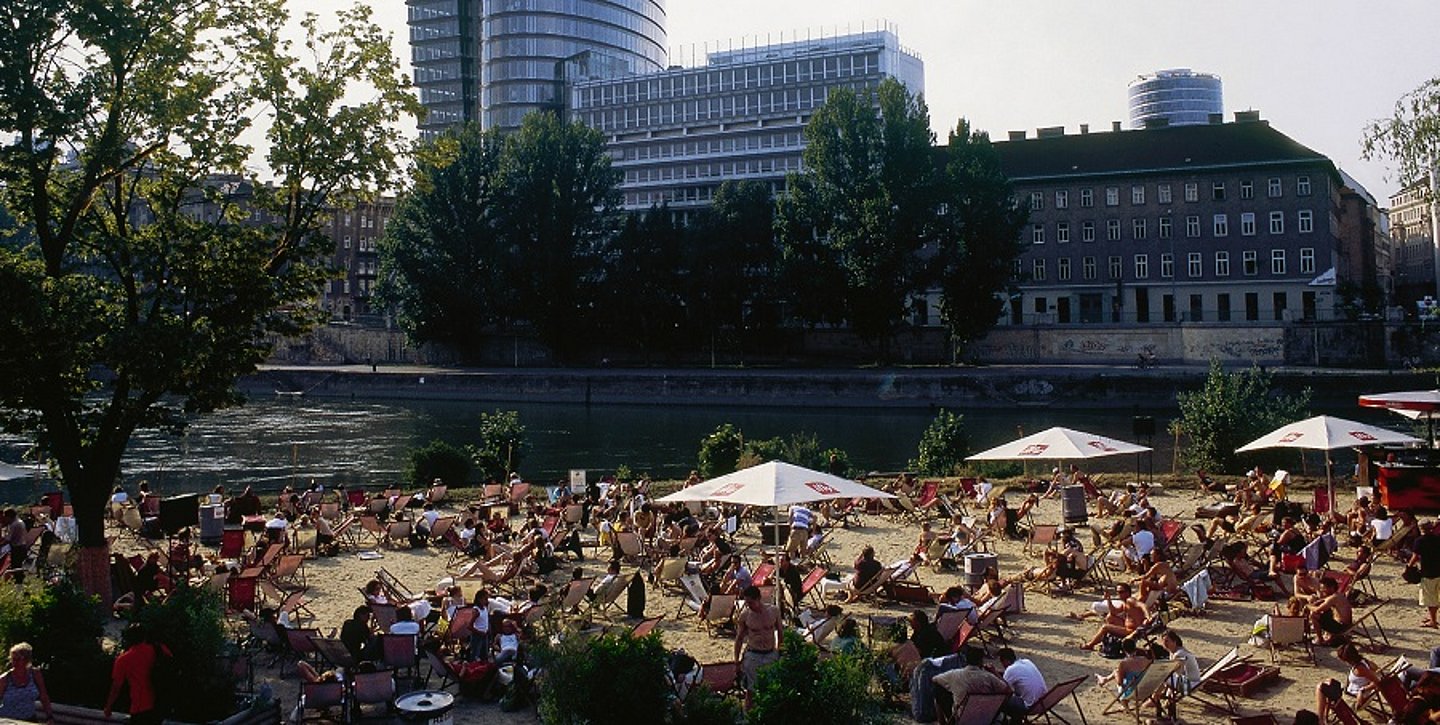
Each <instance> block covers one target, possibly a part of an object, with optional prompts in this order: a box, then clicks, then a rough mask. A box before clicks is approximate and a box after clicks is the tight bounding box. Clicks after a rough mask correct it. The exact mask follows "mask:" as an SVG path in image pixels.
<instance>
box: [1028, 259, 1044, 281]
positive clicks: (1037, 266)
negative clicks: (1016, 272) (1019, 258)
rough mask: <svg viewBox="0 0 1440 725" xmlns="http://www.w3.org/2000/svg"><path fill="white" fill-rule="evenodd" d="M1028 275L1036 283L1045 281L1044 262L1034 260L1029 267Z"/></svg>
mask: <svg viewBox="0 0 1440 725" xmlns="http://www.w3.org/2000/svg"><path fill="white" fill-rule="evenodd" d="M1030 275H1031V277H1032V278H1033V279H1034V280H1035V281H1036V282H1044V281H1045V260H1043V259H1036V260H1034V261H1033V262H1032V263H1031V265H1030Z"/></svg>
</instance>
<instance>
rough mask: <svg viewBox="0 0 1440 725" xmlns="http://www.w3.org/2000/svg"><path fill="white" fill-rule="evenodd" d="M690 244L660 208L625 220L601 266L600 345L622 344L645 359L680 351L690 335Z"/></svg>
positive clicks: (686, 237)
mask: <svg viewBox="0 0 1440 725" xmlns="http://www.w3.org/2000/svg"><path fill="white" fill-rule="evenodd" d="M692 240H693V236H692V235H690V234H688V233H687V232H686V230H685V229H684V228H683V227H681V226H679V225H678V224H677V223H676V222H675V220H674V218H673V216H672V214H671V213H670V210H669V209H668V208H666V207H657V208H653V209H651V210H650V212H649V213H647V214H643V215H642V214H631V215H630V216H628V217H626V219H625V226H624V228H623V229H622V230H621V231H620V234H619V235H618V236H617V237H616V239H615V243H614V245H613V246H612V247H611V249H610V253H609V255H607V258H606V260H605V269H606V275H605V285H604V288H603V289H604V290H605V295H604V298H603V302H604V307H603V309H602V310H601V312H602V313H603V314H604V315H605V319H604V323H605V327H606V329H607V330H609V331H610V334H609V335H607V336H606V338H607V339H606V342H609V343H617V342H618V343H626V344H627V345H628V346H630V347H632V348H634V349H638V350H641V351H643V352H644V353H645V354H646V356H647V357H648V356H650V355H653V354H654V353H655V352H656V351H666V350H674V349H679V348H680V347H682V340H683V339H685V337H686V336H688V335H689V333H690V331H691V330H690V325H688V324H687V321H686V318H685V314H686V310H687V305H686V304H685V295H686V290H687V288H688V287H689V285H690V280H691V278H692V274H691V273H692V270H691V269H690V268H689V266H688V264H687V263H686V262H685V260H684V255H685V253H686V246H687V242H689V241H692Z"/></svg>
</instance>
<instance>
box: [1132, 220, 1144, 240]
mask: <svg viewBox="0 0 1440 725" xmlns="http://www.w3.org/2000/svg"><path fill="white" fill-rule="evenodd" d="M1145 231H1146V230H1145V220H1144V219H1131V220H1130V232H1131V233H1132V234H1134V235H1135V239H1144V238H1145Z"/></svg>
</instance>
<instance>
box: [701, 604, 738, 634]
mask: <svg viewBox="0 0 1440 725" xmlns="http://www.w3.org/2000/svg"><path fill="white" fill-rule="evenodd" d="M738 601H739V599H738V598H737V597H736V596H735V595H734V594H711V595H710V597H709V599H708V604H707V606H706V607H705V612H704V616H703V617H702V618H701V620H700V622H701V624H703V625H704V626H705V631H706V633H708V634H710V635H712V636H713V635H714V634H715V633H717V632H719V631H720V630H721V628H722V627H724V626H726V625H728V624H730V623H731V622H733V621H734V620H735V605H736V604H737V603H738Z"/></svg>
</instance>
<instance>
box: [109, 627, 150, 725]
mask: <svg viewBox="0 0 1440 725" xmlns="http://www.w3.org/2000/svg"><path fill="white" fill-rule="evenodd" d="M120 639H121V642H122V643H124V645H125V651H124V652H121V653H120V656H119V657H116V658H115V666H114V667H113V668H112V669H111V670H110V695H109V696H108V697H106V698H105V717H106V718H107V719H108V718H109V717H110V709H111V708H112V707H114V705H115V700H116V698H118V697H119V696H120V687H121V686H122V685H129V687H130V722H131V723H132V725H151V724H152V723H153V724H155V725H158V724H159V723H160V721H161V720H163V719H164V716H163V715H162V714H161V712H160V710H159V709H157V708H156V707H155V683H154V680H153V679H152V678H151V675H152V673H153V670H154V668H155V648H156V647H163V646H164V645H158V644H155V643H152V642H150V641H149V638H148V637H147V636H146V633H145V629H144V628H143V627H142V626H140V625H138V624H132V625H130V626H129V627H126V628H125V632H124V634H123V635H122V636H121V638H120Z"/></svg>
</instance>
